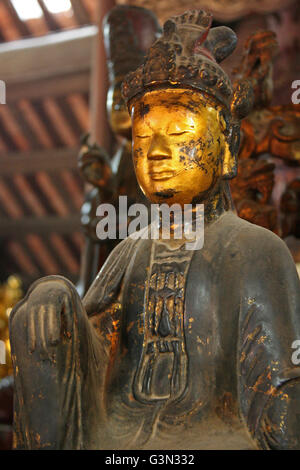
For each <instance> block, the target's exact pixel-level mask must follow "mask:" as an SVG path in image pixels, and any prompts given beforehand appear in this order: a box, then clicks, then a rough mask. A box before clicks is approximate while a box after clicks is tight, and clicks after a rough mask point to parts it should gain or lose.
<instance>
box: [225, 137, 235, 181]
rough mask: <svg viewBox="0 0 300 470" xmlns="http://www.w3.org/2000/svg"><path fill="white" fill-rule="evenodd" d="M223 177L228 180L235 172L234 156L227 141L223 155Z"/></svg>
mask: <svg viewBox="0 0 300 470" xmlns="http://www.w3.org/2000/svg"><path fill="white" fill-rule="evenodd" d="M222 173H223V178H224V179H226V180H230V179H232V178H234V177H235V176H236V174H237V161H236V156H235V155H233V154H232V152H231V150H230V146H229V144H228V142H226V141H225V147H224V157H223V172H222Z"/></svg>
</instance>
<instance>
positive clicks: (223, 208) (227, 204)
mask: <svg viewBox="0 0 300 470" xmlns="http://www.w3.org/2000/svg"><path fill="white" fill-rule="evenodd" d="M202 204H204V220H205V224H206V225H207V224H210V223H211V222H214V221H215V220H217V219H218V218H219V217H220V216H221V215H223V214H224V213H225V212H227V211H228V210H234V205H233V201H232V197H231V192H230V187H229V183H228V181H224V180H221V181H220V182H219V183H218V184H217V185H216V186H215V188H214V190H213V191H211V192H210V193H209V195H208V196H207V198H206V199H204V200H202Z"/></svg>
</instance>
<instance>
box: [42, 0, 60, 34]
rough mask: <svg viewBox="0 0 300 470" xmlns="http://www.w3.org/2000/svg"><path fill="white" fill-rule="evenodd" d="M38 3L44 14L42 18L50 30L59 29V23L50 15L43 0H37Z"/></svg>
mask: <svg viewBox="0 0 300 470" xmlns="http://www.w3.org/2000/svg"><path fill="white" fill-rule="evenodd" d="M37 1H38V4H39V5H40V7H41V10H42V12H43V14H44V18H45V21H46V24H47V26H48V28H49V30H50V31H58V30H59V29H60V26H59V23H58V22H57V21H56V19H55V16H54V15H52V14H51V13H50V12H49V10H48V8H47V7H46V5H45V3H44V1H43V0H37Z"/></svg>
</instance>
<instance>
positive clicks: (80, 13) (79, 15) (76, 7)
mask: <svg viewBox="0 0 300 470" xmlns="http://www.w3.org/2000/svg"><path fill="white" fill-rule="evenodd" d="M71 4H72V8H73V11H74V16H75V18H76V21H77V22H78V24H80V25H85V24H89V23H90V19H89V15H88V13H87V11H86V8H85V6H84V4H83V3H82V1H81V0H71Z"/></svg>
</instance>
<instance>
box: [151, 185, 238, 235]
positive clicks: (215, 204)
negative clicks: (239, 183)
mask: <svg viewBox="0 0 300 470" xmlns="http://www.w3.org/2000/svg"><path fill="white" fill-rule="evenodd" d="M202 204H203V205H204V212H203V209H202V210H201V208H200V205H202ZM186 210H187V208H185V211H186ZM228 210H234V206H233V202H232V198H231V194H230V188H229V184H228V182H227V181H221V182H220V184H219V185H218V186H215V187H214V189H213V191H210V193H209V194H208V195H207V196H206V198H203V197H202V198H201V199H200V198H199V200H197V201H194V202H193V203H192V204H191V205H190V213H189V214H186V213H184V214H181V215H180V217H179V218H176V215H174V212H173V211H171V212H170V213H169V214H168V217H169V219H168V220H169V221H170V229H171V238H173V235H174V234H175V233H176V227H178V226H179V227H181V229H182V230H180V233H184V232H185V230H186V226H185V225H186V223H187V221H189V222H188V223H190V224H191V225H190V229H191V230H192V231H193V232H194V231H195V229H197V227H200V226H201V225H200V224H198V223H199V220H200V219H203V217H204V226H205V227H207V226H208V225H210V224H211V223H213V222H214V221H216V220H217V219H218V218H219V217H221V216H222V215H223V214H224V213H225V212H227V211H228ZM184 224H185V225H184ZM167 225H168V224H167ZM159 226H160V230H162V227H163V226H164V223H163V221H162V213H161V212H160V216H159ZM160 233H161V235H162V233H163V230H162V232H160ZM175 238H176V237H175Z"/></svg>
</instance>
